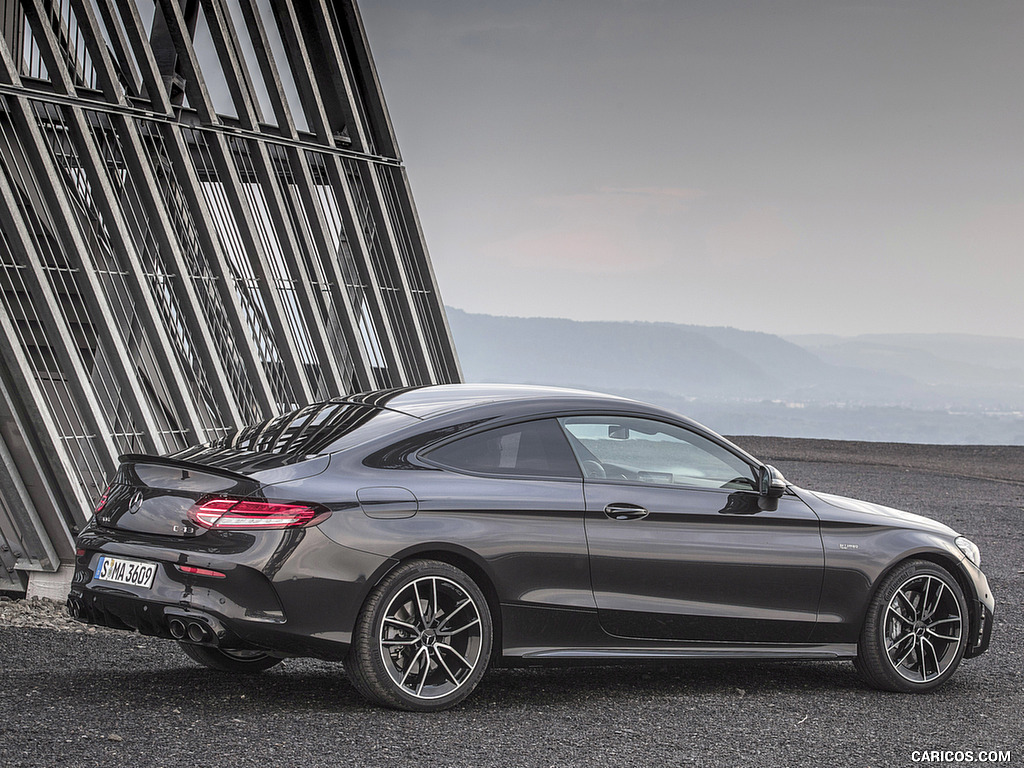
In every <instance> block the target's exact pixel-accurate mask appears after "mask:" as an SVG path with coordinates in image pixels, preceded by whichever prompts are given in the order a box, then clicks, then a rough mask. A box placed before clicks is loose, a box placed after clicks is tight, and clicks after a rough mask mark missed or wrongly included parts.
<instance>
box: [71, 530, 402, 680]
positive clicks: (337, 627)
mask: <svg viewBox="0 0 1024 768" xmlns="http://www.w3.org/2000/svg"><path fill="white" fill-rule="evenodd" d="M277 533H278V532H273V531H267V532H264V535H261V536H253V535H250V534H245V538H244V539H242V538H241V537H240V536H236V537H234V538H233V539H232V540H230V541H227V542H226V543H225V538H224V537H221V538H220V539H216V538H213V537H209V538H208V539H207V537H206V536H203V537H196V538H193V539H191V540H187V541H185V540H180V541H176V540H171V539H168V538H166V537H154V536H141V535H139V534H133V533H126V532H123V531H116V530H110V529H103V528H98V527H90V528H87V529H86V530H85V531H83V533H82V535H80V536H79V538H78V542H77V547H78V548H79V550H80V551H82V554H80V555H79V556H78V557H77V558H76V562H75V574H74V577H73V579H72V585H71V590H70V593H69V595H68V610H69V612H70V613H71V615H72V616H74V617H75V618H76V619H78V620H79V621H82V622H83V623H87V624H95V625H98V626H104V627H110V628H113V629H123V630H137V631H139V632H141V633H142V634H144V635H150V636H153V637H160V638H164V639H168V640H178V641H181V642H196V643H198V644H202V645H211V646H216V647H221V648H225V649H232V650H255V651H263V652H266V653H270V654H273V655H279V656H311V657H315V658H322V659H328V660H337V659H341V658H343V657H344V655H345V654H346V653H347V651H348V647H349V644H350V643H351V639H352V630H353V627H354V625H355V622H356V618H357V617H358V613H359V610H360V608H361V606H362V603H363V600H364V599H365V597H366V593H367V592H368V590H369V588H370V586H371V585H372V584H373V583H375V574H377V573H378V572H380V571H381V570H386V566H387V564H388V562H389V561H388V560H387V558H382V557H379V556H376V555H368V554H366V553H363V552H357V551H355V550H351V549H348V548H346V547H343V546H341V545H339V544H336V543H335V542H333V541H331V540H330V539H328V538H327V537H325V536H323V534H321V533H320V532H319V531H317V530H316V529H315V528H308V529H304V530H303V531H302V532H301V533H302V535H301V536H294V535H293V536H291V537H286V536H283V535H276V534H277ZM204 539H206V540H205V541H204ZM226 544H231V545H233V546H230V547H229V546H227V545H226ZM245 545H248V546H245ZM225 550H227V551H225ZM100 555H108V556H113V557H118V558H123V559H128V560H134V561H141V562H144V563H147V564H150V565H156V573H155V576H154V577H153V579H152V582H151V583H150V585H149V586H133V585H128V584H120V583H112V582H110V581H101V580H98V579H96V574H95V572H94V569H95V568H96V567H97V564H98V560H99V557H100ZM182 566H195V567H198V568H202V569H209V570H211V571H216V572H218V573H220V574H222V575H223V577H222V578H212V577H210V576H203V575H193V574H190V573H187V572H184V571H183V570H182V568H181V567H182ZM183 629H184V631H182V630H183ZM190 629H191V630H193V631H192V632H190Z"/></svg>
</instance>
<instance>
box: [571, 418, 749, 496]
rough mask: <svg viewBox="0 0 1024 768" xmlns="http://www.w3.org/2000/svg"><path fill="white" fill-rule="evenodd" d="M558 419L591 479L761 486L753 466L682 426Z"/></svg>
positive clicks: (625, 420) (646, 421) (648, 421)
mask: <svg viewBox="0 0 1024 768" xmlns="http://www.w3.org/2000/svg"><path fill="white" fill-rule="evenodd" d="M559 421H560V422H561V423H562V426H563V427H565V430H566V432H567V433H568V435H569V442H570V444H571V445H572V448H573V451H575V453H576V455H577V457H578V458H579V460H580V466H582V467H583V474H584V476H586V477H588V478H593V479H608V480H632V481H635V482H640V483H650V484H653V485H690V486H699V487H703V488H730V489H742V490H754V489H756V488H757V483H756V481H755V478H754V471H753V469H752V468H751V467H750V465H749V464H747V463H746V462H745V461H743V460H742V459H741V458H739V457H738V456H735V455H733V454H732V453H730V452H729V451H727V450H726V449H724V448H722V447H721V446H719V445H718V444H716V443H713V442H711V441H710V440H708V439H706V438H703V437H701V436H700V435H698V434H696V433H694V432H690V431H689V430H687V429H683V428H682V427H677V426H674V425H672V424H666V423H664V422H660V421H653V420H651V419H637V418H626V417H623V418H618V417H615V416H573V417H570V418H563V419H559Z"/></svg>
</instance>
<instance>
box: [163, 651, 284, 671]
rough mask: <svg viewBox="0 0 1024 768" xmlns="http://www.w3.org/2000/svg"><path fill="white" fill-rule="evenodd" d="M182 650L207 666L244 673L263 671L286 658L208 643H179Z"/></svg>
mask: <svg viewBox="0 0 1024 768" xmlns="http://www.w3.org/2000/svg"><path fill="white" fill-rule="evenodd" d="M178 645H179V646H180V647H181V650H183V651H184V652H185V655H186V656H188V657H189V658H190V659H192V660H193V661H198V662H199V663H200V664H202V665H203V666H205V667H210V668H211V669H217V670H220V671H221V672H236V673H240V674H243V675H246V674H255V673H257V672H263V671H264V670H266V669H270V668H271V667H276V666H277V665H278V664H280V663H281V662H282V661H284V659H279V658H277V657H276V656H270V655H268V654H266V653H260V652H259V651H224V650H221V649H220V648H211V647H209V646H206V645H195V644H193V643H178Z"/></svg>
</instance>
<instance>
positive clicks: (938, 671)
mask: <svg viewBox="0 0 1024 768" xmlns="http://www.w3.org/2000/svg"><path fill="white" fill-rule="evenodd" d="M967 619H968V616H967V604H966V602H965V600H964V596H963V590H961V588H960V585H959V584H958V583H957V581H956V579H954V578H953V577H952V576H951V575H950V574H949V572H948V571H946V570H945V569H944V568H942V567H940V566H938V565H936V564H934V563H930V562H925V561H922V560H911V561H909V562H907V563H905V564H904V565H902V566H900V567H899V568H897V569H896V570H895V571H893V572H892V573H891V574H889V576H887V577H886V579H885V581H884V582H883V583H882V585H881V587H879V590H878V592H877V593H876V594H875V597H874V598H873V600H872V602H871V606H870V607H869V609H868V615H867V618H866V620H865V622H864V630H863V632H862V634H861V642H860V648H859V652H858V657H857V668H858V669H859V670H860V672H861V674H862V675H863V676H864V678H865V679H866V680H867V682H868V683H870V684H871V685H873V686H875V687H876V688H882V689H884V690H893V691H908V692H917V691H926V690H930V689H932V688H935V687H936V686H938V685H940V684H942V683H943V682H945V680H946V679H947V678H948V677H949V676H950V675H952V674H953V671H954V670H955V669H956V667H957V665H958V664H959V663H960V660H961V658H963V654H964V648H965V646H966V640H967V627H968V620H967Z"/></svg>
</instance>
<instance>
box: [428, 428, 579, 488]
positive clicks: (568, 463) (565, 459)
mask: <svg viewBox="0 0 1024 768" xmlns="http://www.w3.org/2000/svg"><path fill="white" fill-rule="evenodd" d="M424 458H425V459H426V460H428V461H430V462H431V463H433V464H438V465H440V466H442V467H447V468H449V469H454V470H457V471H462V472H471V473H474V474H485V475H518V476H532V477H571V478H579V477H581V476H582V475H581V473H580V468H579V465H578V464H577V463H576V458H575V456H574V455H573V453H572V449H571V448H570V447H569V443H568V441H567V440H566V438H565V435H564V434H563V433H562V429H561V427H559V425H558V423H557V422H555V421H553V420H552V419H541V420H537V421H527V422H523V423H521V424H511V425H508V426H504V427H497V428H495V429H489V430H486V431H484V432H477V433H475V434H472V435H467V436H466V437H462V438H459V439H457V440H453V441H452V442H450V443H446V444H445V445H442V446H440V447H438V448H435V449H433V450H431V451H429V452H428V453H427V454H426V455H425V456H424Z"/></svg>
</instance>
